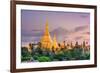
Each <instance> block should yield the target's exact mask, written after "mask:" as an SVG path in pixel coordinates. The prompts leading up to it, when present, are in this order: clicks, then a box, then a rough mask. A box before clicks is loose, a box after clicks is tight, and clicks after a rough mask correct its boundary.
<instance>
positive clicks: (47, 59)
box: [38, 56, 51, 62]
mask: <svg viewBox="0 0 100 73" xmlns="http://www.w3.org/2000/svg"><path fill="white" fill-rule="evenodd" d="M38 61H39V62H49V61H51V59H50V58H49V57H47V56H41V57H38Z"/></svg>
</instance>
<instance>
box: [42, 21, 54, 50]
mask: <svg viewBox="0 0 100 73" xmlns="http://www.w3.org/2000/svg"><path fill="white" fill-rule="evenodd" d="M41 45H42V48H47V49H48V50H50V49H51V48H52V39H51V36H50V33H49V26H48V21H47V22H46V25H45V30H44V35H43V36H42V38H41Z"/></svg>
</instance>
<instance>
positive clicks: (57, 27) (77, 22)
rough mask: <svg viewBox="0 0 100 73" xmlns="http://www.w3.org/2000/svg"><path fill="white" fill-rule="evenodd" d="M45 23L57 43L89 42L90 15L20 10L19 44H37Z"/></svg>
mask: <svg viewBox="0 0 100 73" xmlns="http://www.w3.org/2000/svg"><path fill="white" fill-rule="evenodd" d="M46 22H48V25H49V32H50V35H51V37H52V38H53V36H54V34H55V35H56V38H57V42H59V43H61V42H63V41H67V42H73V43H74V42H76V41H78V42H79V43H80V44H81V43H82V41H84V40H85V41H87V42H88V43H89V41H90V14H89V13H82V12H81V13H79V12H56V11H39V10H21V42H22V45H28V43H31V42H39V41H40V39H41V37H42V35H43V33H44V30H45V25H46Z"/></svg>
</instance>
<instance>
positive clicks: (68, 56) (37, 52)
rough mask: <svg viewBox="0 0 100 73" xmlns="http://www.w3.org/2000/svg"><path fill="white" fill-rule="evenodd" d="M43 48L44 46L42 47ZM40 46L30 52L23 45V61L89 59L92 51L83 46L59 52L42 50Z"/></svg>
mask: <svg viewBox="0 0 100 73" xmlns="http://www.w3.org/2000/svg"><path fill="white" fill-rule="evenodd" d="M42 49H43V48H42ZM42 49H40V48H39V47H38V48H36V49H34V48H33V50H32V52H31V53H30V52H28V50H27V48H26V47H22V50H21V61H22V62H30V61H32V62H50V61H69V60H88V59H90V53H89V51H88V52H85V53H84V52H83V49H82V48H74V49H71V50H67V51H65V50H62V51H60V52H58V53H54V52H50V51H48V50H42Z"/></svg>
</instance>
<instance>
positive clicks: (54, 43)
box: [52, 35, 59, 52]
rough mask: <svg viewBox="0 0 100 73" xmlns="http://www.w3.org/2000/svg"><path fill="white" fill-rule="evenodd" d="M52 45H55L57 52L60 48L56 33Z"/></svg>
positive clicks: (54, 48)
mask: <svg viewBox="0 0 100 73" xmlns="http://www.w3.org/2000/svg"><path fill="white" fill-rule="evenodd" d="M52 46H53V50H54V51H55V52H56V51H58V50H59V46H58V43H57V41H56V36H55V35H54V38H53V44H52Z"/></svg>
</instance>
